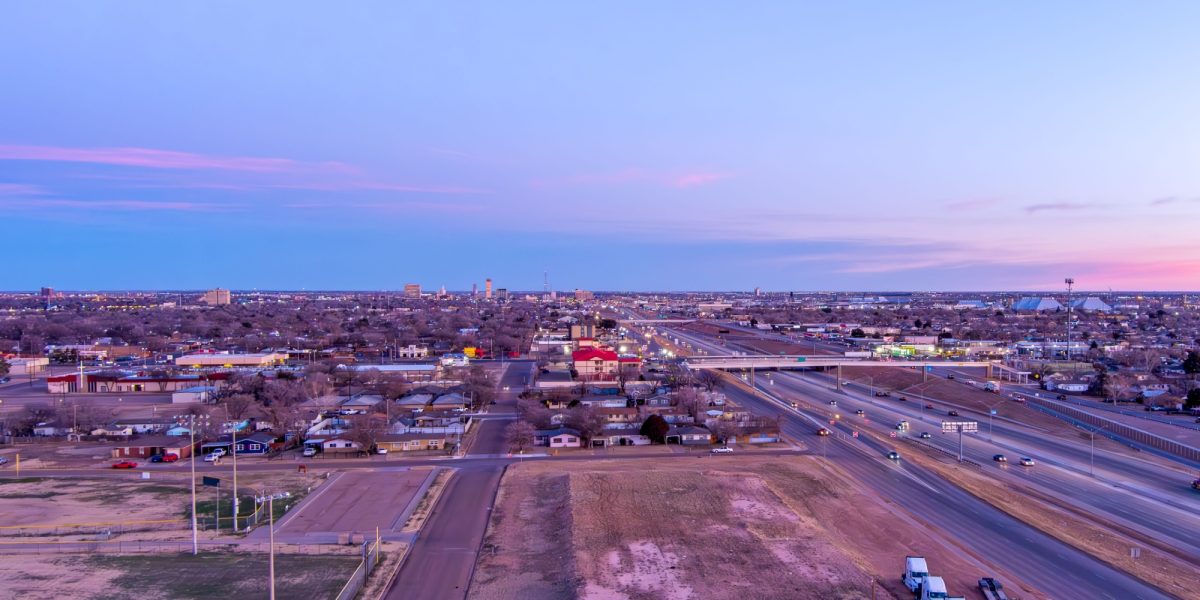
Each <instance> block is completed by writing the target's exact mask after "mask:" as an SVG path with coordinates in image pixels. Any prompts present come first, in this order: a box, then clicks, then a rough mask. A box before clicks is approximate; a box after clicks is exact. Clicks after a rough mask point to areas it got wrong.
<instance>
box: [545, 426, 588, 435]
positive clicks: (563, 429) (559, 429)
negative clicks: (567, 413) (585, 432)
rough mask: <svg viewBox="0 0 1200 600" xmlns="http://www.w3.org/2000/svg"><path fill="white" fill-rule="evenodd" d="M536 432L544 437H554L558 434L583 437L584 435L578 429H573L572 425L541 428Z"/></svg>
mask: <svg viewBox="0 0 1200 600" xmlns="http://www.w3.org/2000/svg"><path fill="white" fill-rule="evenodd" d="M535 433H536V434H537V435H539V436H544V437H554V436H556V435H564V434H566V435H573V436H575V437H582V435H581V434H580V433H579V431H578V430H576V429H571V428H570V427H557V428H555V429H539V430H537V431H536V432H535Z"/></svg>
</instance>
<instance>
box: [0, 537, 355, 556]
mask: <svg viewBox="0 0 1200 600" xmlns="http://www.w3.org/2000/svg"><path fill="white" fill-rule="evenodd" d="M198 545H199V547H200V551H201V552H263V553H265V552H267V551H268V550H270V543H268V542H240V543H233V542H228V541H219V540H201V541H200V542H199V544H198ZM191 550H192V542H191V540H107V541H102V540H93V541H61V542H45V541H43V542H14V541H0V554H118V555H120V554H139V553H147V552H150V553H161V552H180V553H183V552H188V553H190V552H191ZM359 552H361V550H360V549H359V548H355V547H351V546H346V545H344V544H278V543H277V544H275V553H276V554H312V555H343V556H344V555H353V554H356V553H359Z"/></svg>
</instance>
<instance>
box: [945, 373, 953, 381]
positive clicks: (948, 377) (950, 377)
mask: <svg viewBox="0 0 1200 600" xmlns="http://www.w3.org/2000/svg"><path fill="white" fill-rule="evenodd" d="M946 379H949V380H950V381H954V373H950V374H949V375H947V376H946Z"/></svg>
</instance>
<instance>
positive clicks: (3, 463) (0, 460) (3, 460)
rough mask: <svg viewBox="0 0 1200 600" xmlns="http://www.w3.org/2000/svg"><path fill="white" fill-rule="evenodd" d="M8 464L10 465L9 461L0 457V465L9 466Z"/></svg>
mask: <svg viewBox="0 0 1200 600" xmlns="http://www.w3.org/2000/svg"><path fill="white" fill-rule="evenodd" d="M7 464H8V459H7V458H5V457H3V456H0V465H7Z"/></svg>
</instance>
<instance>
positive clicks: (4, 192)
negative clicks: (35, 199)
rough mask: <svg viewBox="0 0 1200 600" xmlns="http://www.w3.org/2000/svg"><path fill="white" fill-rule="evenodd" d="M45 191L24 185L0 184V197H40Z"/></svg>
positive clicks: (38, 187) (34, 186) (37, 187)
mask: <svg viewBox="0 0 1200 600" xmlns="http://www.w3.org/2000/svg"><path fill="white" fill-rule="evenodd" d="M45 193H46V190H44V189H42V188H41V187H40V186H36V185H28V184H25V183H0V196H42V195H44V194H45Z"/></svg>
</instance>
